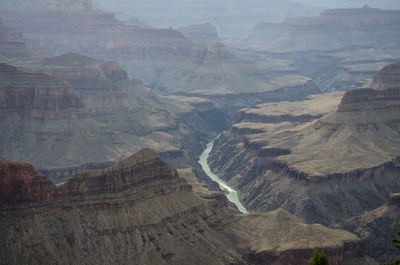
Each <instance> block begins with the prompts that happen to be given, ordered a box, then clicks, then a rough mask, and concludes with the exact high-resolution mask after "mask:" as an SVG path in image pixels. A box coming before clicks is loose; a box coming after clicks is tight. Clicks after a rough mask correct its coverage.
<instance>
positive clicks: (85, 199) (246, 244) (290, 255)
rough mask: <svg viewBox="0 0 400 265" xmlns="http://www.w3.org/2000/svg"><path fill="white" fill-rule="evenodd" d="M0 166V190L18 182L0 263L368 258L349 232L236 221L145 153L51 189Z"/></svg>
mask: <svg viewBox="0 0 400 265" xmlns="http://www.w3.org/2000/svg"><path fill="white" fill-rule="evenodd" d="M0 162H1V163H0V170H1V174H0V178H1V181H0V190H1V191H4V190H6V189H8V188H9V187H10V183H13V187H17V186H18V189H15V192H13V193H2V197H1V198H2V203H1V206H0V219H1V222H2V224H3V225H2V226H1V228H0V234H1V236H2V238H3V239H4V240H2V241H1V243H0V245H1V250H0V257H1V260H2V262H4V263H7V264H21V263H29V264H43V263H58V264H69V263H76V262H79V263H83V264H93V263H100V264H104V263H108V264H115V263H137V264H188V263H190V264H265V263H266V262H272V263H271V264H281V262H283V261H291V262H293V264H298V265H303V264H304V265H305V264H308V263H309V262H310V259H311V258H312V249H313V248H315V247H319V248H323V249H325V250H326V252H327V253H328V255H329V256H330V257H331V260H330V261H331V264H335V265H338V264H342V263H344V262H346V260H349V259H355V260H357V261H359V262H362V261H363V260H365V258H366V256H365V254H364V250H363V247H362V245H361V244H360V241H359V240H358V239H357V237H356V236H355V235H353V234H351V233H349V232H346V231H343V230H334V229H329V228H326V227H323V226H321V225H307V224H305V223H304V221H303V220H302V219H300V218H297V217H294V216H293V215H291V214H289V213H288V212H286V211H284V210H277V211H275V212H271V213H266V214H249V215H235V214H232V213H230V210H229V209H226V208H224V207H226V204H222V203H220V202H218V201H216V200H214V199H208V200H205V199H200V198H198V197H196V196H195V195H194V194H193V192H192V188H191V186H190V185H188V184H187V182H186V181H185V180H183V179H181V178H179V177H178V175H177V171H176V170H175V169H173V168H170V167H168V166H167V165H166V164H165V163H164V162H163V161H162V160H161V159H160V158H159V156H158V155H157V153H156V152H155V151H153V150H150V149H143V150H141V151H140V152H138V153H136V154H134V155H132V156H130V157H128V158H127V159H125V160H123V161H121V162H119V163H118V164H117V165H115V166H113V167H110V168H108V169H106V170H99V171H88V172H85V173H82V174H78V175H77V176H75V177H73V178H71V179H69V180H68V181H67V182H66V183H64V184H60V185H57V186H55V185H53V184H52V183H51V182H49V181H47V180H45V178H44V177H43V176H41V175H40V174H38V173H37V172H35V171H34V170H33V168H32V166H30V165H29V164H26V163H21V162H15V161H8V160H5V159H1V161H0ZM21 187H22V188H23V189H20V188H21ZM26 190H28V191H29V193H25V191H26ZM23 194H24V197H20V195H23ZM276 231H279V233H278V234H277V233H276ZM296 257H297V258H296ZM299 257H301V258H299Z"/></svg>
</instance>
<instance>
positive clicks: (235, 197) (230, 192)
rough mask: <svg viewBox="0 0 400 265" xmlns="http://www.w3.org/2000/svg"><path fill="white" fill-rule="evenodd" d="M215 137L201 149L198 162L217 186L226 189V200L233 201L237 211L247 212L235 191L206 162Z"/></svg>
mask: <svg viewBox="0 0 400 265" xmlns="http://www.w3.org/2000/svg"><path fill="white" fill-rule="evenodd" d="M216 139H217V138H215V139H214V140H212V141H211V142H210V143H208V144H207V147H206V149H205V150H204V151H203V153H202V154H201V155H200V157H199V163H200V165H201V167H202V168H203V170H204V172H206V174H207V175H208V176H209V177H210V178H211V179H212V180H214V181H215V182H217V183H218V184H219V186H220V187H221V188H222V189H224V190H226V191H227V192H228V195H226V197H227V198H228V200H229V201H230V202H232V203H234V204H235V205H236V206H237V207H238V209H239V211H241V212H242V213H247V210H246V208H245V207H244V206H243V205H242V204H241V203H240V201H239V198H238V194H237V192H236V191H235V190H234V189H232V188H231V187H229V186H228V185H227V184H226V183H225V182H224V181H223V180H222V179H220V178H219V177H218V176H217V175H215V174H214V173H213V172H212V171H211V169H210V166H209V165H208V163H207V158H208V156H209V155H210V152H211V150H212V148H213V146H214V142H215V140H216Z"/></svg>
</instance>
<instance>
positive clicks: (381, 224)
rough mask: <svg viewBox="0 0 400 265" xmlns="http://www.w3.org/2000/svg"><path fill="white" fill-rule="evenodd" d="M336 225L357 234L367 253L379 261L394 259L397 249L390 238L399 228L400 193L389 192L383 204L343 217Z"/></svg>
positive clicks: (393, 236)
mask: <svg viewBox="0 0 400 265" xmlns="http://www.w3.org/2000/svg"><path fill="white" fill-rule="evenodd" d="M336 227H338V228H339V227H340V228H341V229H346V230H348V231H352V232H353V233H355V234H357V235H358V236H359V237H360V238H361V240H362V241H363V243H364V245H365V246H366V250H367V253H368V255H370V256H371V257H373V258H375V259H376V260H378V261H379V262H386V261H388V260H393V259H395V258H396V257H397V256H398V255H397V249H396V248H395V247H394V246H393V243H392V240H391V239H392V238H395V237H396V233H397V231H398V230H399V229H400V193H391V194H390V195H389V198H388V200H387V202H386V204H385V205H383V206H381V207H379V208H377V209H374V210H371V211H366V212H364V213H362V214H360V215H357V216H355V217H352V218H349V219H345V220H343V221H342V222H340V223H339V224H338V225H336Z"/></svg>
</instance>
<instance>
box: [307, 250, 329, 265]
mask: <svg viewBox="0 0 400 265" xmlns="http://www.w3.org/2000/svg"><path fill="white" fill-rule="evenodd" d="M310 265H329V261H328V257H327V256H326V254H325V253H324V251H323V250H321V252H319V251H318V250H317V249H315V250H314V255H313V259H312V261H311V263H310Z"/></svg>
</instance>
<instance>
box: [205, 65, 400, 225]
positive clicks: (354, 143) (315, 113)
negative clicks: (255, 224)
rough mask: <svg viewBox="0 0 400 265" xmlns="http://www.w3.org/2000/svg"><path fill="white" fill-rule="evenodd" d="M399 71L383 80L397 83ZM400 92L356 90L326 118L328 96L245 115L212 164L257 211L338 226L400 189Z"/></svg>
mask: <svg viewBox="0 0 400 265" xmlns="http://www.w3.org/2000/svg"><path fill="white" fill-rule="evenodd" d="M395 66H397V64H395V65H391V66H388V67H385V68H384V69H383V70H382V71H381V72H380V73H379V74H378V75H377V76H376V78H375V79H376V80H378V79H380V80H391V79H390V78H388V77H390V76H391V74H393V72H392V71H388V69H392V68H393V67H395ZM397 73H398V74H400V69H399V68H398V67H397ZM399 92H400V89H399V88H398V87H397V88H393V87H392V88H387V89H383V90H375V89H372V88H361V89H357V90H352V91H348V92H346V93H345V95H344V96H343V98H342V99H341V102H340V104H339V107H338V108H337V110H334V109H332V111H330V112H329V113H328V114H326V115H324V116H323V117H320V115H321V114H324V112H325V113H326V111H327V110H328V109H329V108H328V106H329V105H327V103H329V102H330V104H331V105H330V106H331V107H333V108H335V104H334V101H332V99H329V97H327V96H320V97H319V98H318V97H317V98H316V99H314V100H313V101H305V102H299V103H293V104H292V103H286V102H283V103H274V104H272V103H270V104H265V105H264V106H263V105H261V106H259V107H258V108H257V109H245V110H242V111H241V112H239V115H238V117H239V119H238V121H240V123H238V124H235V125H233V126H232V128H231V129H230V130H229V131H228V132H226V133H225V134H224V135H223V136H222V137H221V139H219V140H218V141H217V143H216V145H215V149H214V150H213V152H212V155H211V160H210V163H211V166H212V168H213V169H214V172H215V173H218V174H220V175H221V176H222V177H223V178H224V179H225V180H228V181H229V182H230V183H231V184H233V185H234V186H236V187H237V188H238V190H239V193H240V197H241V199H242V201H243V202H244V204H245V205H246V206H247V207H248V209H250V210H258V211H269V210H273V209H276V208H277V207H283V208H285V209H287V210H289V211H290V212H292V213H294V214H296V215H298V216H302V217H304V218H305V219H306V220H307V221H308V222H318V223H323V224H334V223H336V222H338V221H339V220H341V219H343V218H348V217H351V216H353V215H355V214H359V213H362V212H363V211H365V210H372V209H375V208H377V207H379V206H381V205H382V204H384V202H385V200H386V197H387V196H388V194H389V193H390V192H397V191H398V190H399V189H400V186H399V184H400V183H399V181H398V174H399V172H400V168H399V154H400V142H399V137H400V135H399V134H400V127H399V120H400V117H399V115H400V111H399V106H400V100H399V98H400V97H399ZM337 99H338V98H336V102H337ZM324 105H325V106H324ZM319 117H320V118H319ZM240 118H241V119H243V120H241V119H240ZM243 161H247V163H243Z"/></svg>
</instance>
